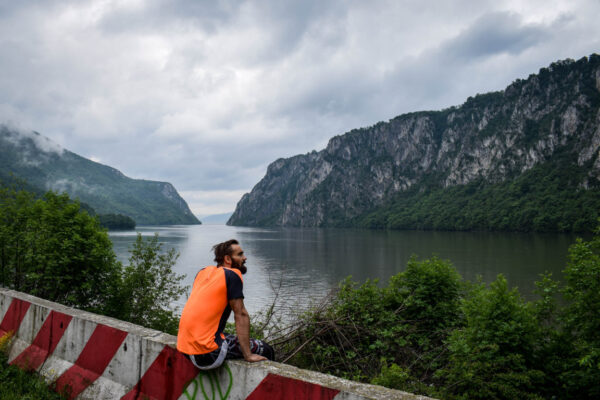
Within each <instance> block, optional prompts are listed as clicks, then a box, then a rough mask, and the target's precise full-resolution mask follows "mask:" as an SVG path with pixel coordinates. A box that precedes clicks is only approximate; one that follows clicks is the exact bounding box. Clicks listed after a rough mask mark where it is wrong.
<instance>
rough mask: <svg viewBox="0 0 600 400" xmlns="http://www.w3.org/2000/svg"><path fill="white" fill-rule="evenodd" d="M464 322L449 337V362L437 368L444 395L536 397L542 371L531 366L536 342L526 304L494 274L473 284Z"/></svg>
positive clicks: (533, 321)
mask: <svg viewBox="0 0 600 400" xmlns="http://www.w3.org/2000/svg"><path fill="white" fill-rule="evenodd" d="M462 311H463V313H464V316H465V326H464V328H462V329H456V330H455V331H454V332H452V334H451V335H450V337H449V339H448V351H449V352H450V356H449V361H450V362H449V364H448V366H447V367H446V368H445V369H444V370H443V371H440V372H439V375H441V376H443V377H444V378H445V380H446V384H445V386H446V387H445V388H444V391H445V396H444V397H445V398H456V399H539V398H541V397H540V396H539V395H538V394H537V393H536V392H537V391H538V388H537V384H539V383H540V382H541V381H542V379H543V372H542V371H540V370H539V369H538V368H539V366H536V365H535V349H536V347H537V343H538V342H539V340H540V335H539V329H538V323H537V320H536V317H535V311H534V308H533V307H532V305H531V303H527V302H525V301H524V300H523V299H522V298H521V297H520V295H519V293H518V292H517V289H516V288H515V289H512V290H509V288H508V284H507V282H506V279H505V278H504V277H503V276H502V275H499V276H498V278H497V279H496V280H495V281H494V282H492V283H491V284H490V286H489V288H487V287H486V286H485V285H484V284H480V285H475V286H473V288H472V292H471V294H470V295H469V296H467V297H466V298H465V299H464V300H463V303H462Z"/></svg>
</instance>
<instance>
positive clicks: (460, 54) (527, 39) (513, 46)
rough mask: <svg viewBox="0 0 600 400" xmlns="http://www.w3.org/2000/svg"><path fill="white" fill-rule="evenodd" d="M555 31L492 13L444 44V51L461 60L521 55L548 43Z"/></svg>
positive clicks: (518, 18) (517, 17)
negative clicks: (543, 42) (499, 55)
mask: <svg viewBox="0 0 600 400" xmlns="http://www.w3.org/2000/svg"><path fill="white" fill-rule="evenodd" d="M552 29H554V27H553V26H545V25H541V24H525V23H523V20H522V17H521V16H519V15H518V14H514V13H509V12H494V13H489V14H485V15H483V16H481V17H480V18H478V19H477V20H476V21H475V23H474V24H472V25H471V26H469V27H468V28H467V29H466V30H465V31H463V32H462V33H461V34H459V35H458V36H457V37H456V38H454V39H452V40H450V41H449V42H448V43H445V44H444V46H445V49H444V51H445V52H446V54H447V55H448V56H449V57H453V58H457V59H460V60H466V59H472V58H479V57H487V56H490V55H494V54H499V53H509V54H519V53H521V52H523V51H524V50H526V49H528V48H530V47H533V46H535V45H537V44H539V43H540V42H542V41H543V40H546V39H548V38H549V37H550V36H551V35H552Z"/></svg>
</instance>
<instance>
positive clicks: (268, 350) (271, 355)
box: [261, 342, 275, 361]
mask: <svg viewBox="0 0 600 400" xmlns="http://www.w3.org/2000/svg"><path fill="white" fill-rule="evenodd" d="M262 343H263V354H261V356H263V357H267V358H268V359H269V360H271V361H273V360H275V349H273V346H271V345H270V344H268V343H266V342H262Z"/></svg>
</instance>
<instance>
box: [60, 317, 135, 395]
mask: <svg viewBox="0 0 600 400" xmlns="http://www.w3.org/2000/svg"><path fill="white" fill-rule="evenodd" d="M126 336H127V332H123V331H122V330H119V329H115V328H111V327H110V326H106V325H102V324H98V325H97V326H96V329H94V332H93V333H92V336H90V338H89V340H88V341H87V343H86V345H85V347H84V348H83V350H82V351H81V354H79V357H78V358H77V361H75V364H74V365H73V366H72V367H71V368H69V369H68V370H66V371H65V373H64V374H62V375H61V376H60V378H58V380H57V381H56V384H55V385H56V386H55V390H56V391H57V392H58V393H63V394H65V395H66V396H67V398H69V399H74V398H75V397H77V396H78V395H79V394H80V393H81V392H83V391H84V390H85V389H86V388H87V387H88V386H90V385H91V384H92V383H94V381H95V380H96V379H98V377H100V375H102V373H104V370H105V369H106V367H107V366H108V364H109V363H110V360H112V358H113V357H114V355H115V354H116V352H117V350H119V347H120V346H121V343H123V340H125V337H126Z"/></svg>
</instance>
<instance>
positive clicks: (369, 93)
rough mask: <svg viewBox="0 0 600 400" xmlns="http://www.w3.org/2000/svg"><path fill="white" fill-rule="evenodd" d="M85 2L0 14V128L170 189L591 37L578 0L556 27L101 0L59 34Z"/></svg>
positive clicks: (389, 4)
mask: <svg viewBox="0 0 600 400" xmlns="http://www.w3.org/2000/svg"><path fill="white" fill-rule="evenodd" d="M89 4H90V3H89V1H83V0H73V1H72V2H61V1H52V2H46V1H38V2H27V3H25V4H24V3H23V2H12V3H9V2H3V4H2V5H1V6H0V53H1V54H3V59H2V61H1V62H0V122H2V121H3V120H6V119H13V120H17V121H18V122H21V125H22V126H23V127H27V128H30V129H35V130H37V131H39V132H41V133H42V134H44V135H47V136H49V137H51V138H53V139H54V140H55V141H57V142H59V143H60V144H61V145H62V146H64V147H66V148H67V149H69V150H72V151H74V152H76V153H79V154H81V155H83V156H86V157H91V156H94V157H96V158H99V159H100V160H101V162H102V163H105V164H108V165H111V166H113V167H115V168H118V169H120V170H121V171H122V172H123V173H125V174H126V175H129V176H131V177H134V178H146V179H155V180H166V181H170V182H172V183H173V184H174V185H175V187H176V188H177V189H178V190H180V191H194V190H198V191H209V190H217V189H224V190H238V191H239V190H249V189H250V188H251V187H252V186H253V185H254V184H255V183H256V182H258V180H259V179H260V178H261V177H262V176H263V175H264V172H265V170H266V166H267V165H268V164H269V163H270V162H272V161H274V160H275V159H277V158H279V157H287V156H291V155H294V154H298V153H305V152H307V151H310V150H313V149H315V150H320V149H322V148H323V147H324V146H325V145H326V143H327V141H328V139H329V138H330V137H332V136H334V135H338V134H342V133H344V132H346V131H349V130H350V129H352V128H358V127H361V126H368V125H372V124H374V123H376V122H378V121H380V120H387V119H390V118H393V117H394V116H396V115H399V114H402V113H404V112H409V111H419V110H422V109H439V108H442V107H445V106H449V105H455V104H460V103H461V102H462V101H464V100H465V99H466V98H467V97H468V96H470V95H473V94H475V93H477V92H485V91H489V90H498V89H502V88H503V87H505V86H506V85H507V84H508V83H510V81H511V80H513V79H515V78H518V77H526V76H527V75H528V74H529V73H532V72H535V71H536V70H537V69H538V68H540V67H542V66H545V65H547V64H549V63H550V62H552V61H555V60H556V59H560V58H566V57H571V58H578V57H581V56H583V55H586V54H589V53H590V52H592V51H597V49H598V43H599V42H598V39H597V38H598V37H600V29H599V27H598V24H597V23H596V22H595V19H594V18H593V17H592V15H597V14H598V12H600V7H599V6H598V4H596V3H594V2H585V1H583V2H576V3H574V2H572V1H569V2H565V3H563V5H564V8H566V9H569V10H570V12H572V13H573V14H572V15H573V17H571V18H572V19H571V20H570V19H568V18H562V19H561V17H560V16H557V13H552V11H551V10H550V11H549V10H547V9H544V10H542V9H541V8H540V10H542V11H544V12H547V15H545V16H543V18H542V17H539V18H530V17H531V16H532V15H527V14H526V13H525V11H519V12H521V14H517V13H516V12H517V11H510V9H509V8H508V7H509V6H508V5H504V4H501V3H498V2H493V1H491V0H489V1H480V2H476V4H473V3H472V2H471V1H468V0H457V1H453V2H442V3H439V4H436V5H435V7H432V6H431V5H430V4H428V3H426V2H422V1H417V0H415V1H412V0H411V1H402V2H397V1H381V2H369V3H365V2H361V1H331V2H329V1H328V2H318V1H316V0H310V1H294V2H287V1H286V2H273V1H267V0H264V1H252V2H234V1H230V2H229V1H220V2H216V1H184V0H176V1H169V0H160V1H146V2H140V3H139V4H140V6H139V7H136V6H135V3H131V4H133V5H134V6H132V7H129V8H128V6H127V4H129V3H125V2H113V3H110V2H107V3H102V4H107V5H108V6H109V7H112V8H108V9H105V10H104V11H103V13H101V18H100V19H94V18H89V20H85V21H84V22H85V23H81V24H79V23H78V21H77V18H73V16H72V15H71V16H67V17H68V18H66V20H65V18H64V17H65V15H64V11H65V10H67V9H68V10H79V9H86V7H87V8H89V7H88V6H89ZM98 4H100V3H98ZM540 4H542V2H541V1H540ZM573 4H574V5H573ZM507 10H508V11H507ZM529 10H530V12H534V11H531V10H536V8H535V7H533V6H532V7H530V9H529ZM535 12H537V11H535ZM86 15H87V14H86ZM75 17H77V15H75ZM69 18H71V19H69ZM530 20H535V21H546V22H536V23H532V22H526V21H530ZM548 21H550V22H548ZM498 60H500V61H498ZM218 135H221V137H217V136H218ZM232 208H233V206H232Z"/></svg>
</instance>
